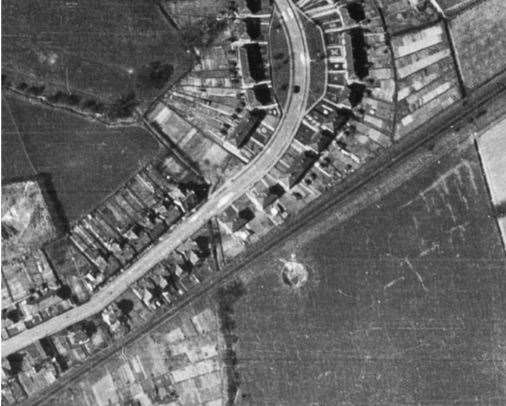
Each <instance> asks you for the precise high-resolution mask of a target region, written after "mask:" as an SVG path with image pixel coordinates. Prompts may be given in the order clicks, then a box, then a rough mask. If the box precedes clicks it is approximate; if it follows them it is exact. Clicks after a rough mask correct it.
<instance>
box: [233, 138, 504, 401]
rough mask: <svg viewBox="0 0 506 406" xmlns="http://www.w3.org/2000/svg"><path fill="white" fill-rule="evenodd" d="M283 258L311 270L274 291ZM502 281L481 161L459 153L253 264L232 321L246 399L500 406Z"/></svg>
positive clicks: (472, 151) (471, 153)
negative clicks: (295, 284)
mask: <svg viewBox="0 0 506 406" xmlns="http://www.w3.org/2000/svg"><path fill="white" fill-rule="evenodd" d="M327 216H328V214H327ZM331 219H332V216H330V217H328V220H327V221H332V220H331ZM305 236H306V237H305ZM307 236H309V237H307ZM291 253H295V254H296V259H297V261H300V262H301V263H303V264H304V265H305V266H306V267H307V269H308V271H309V279H308V281H307V283H306V284H305V285H304V286H303V287H302V288H300V289H294V288H292V287H289V286H288V285H286V284H285V283H284V282H283V279H282V275H281V273H282V269H283V264H282V262H281V261H279V259H280V258H282V259H284V260H287V259H289V258H290V255H291ZM505 269H506V259H505V254H504V251H503V248H502V246H501V242H500V238H499V233H498V228H497V223H496V221H495V219H494V218H493V215H492V210H491V205H490V201H489V196H488V193H487V189H486V186H485V182H484V178H483V176H482V172H481V168H480V164H479V160H478V157H477V153H476V150H475V148H474V146H468V147H465V148H464V149H463V150H462V151H454V152H452V153H451V154H450V155H449V156H447V157H445V159H442V160H441V161H439V165H436V166H432V167H430V168H429V169H426V170H423V171H422V172H421V173H419V174H418V175H417V176H415V177H414V178H413V179H411V180H410V181H408V182H406V183H405V184H404V185H402V186H401V187H400V188H398V189H396V190H395V191H394V192H392V193H391V194H389V195H387V196H386V197H384V198H382V199H381V200H379V201H378V202H377V203H373V204H372V205H371V206H369V207H368V208H366V209H364V210H362V211H360V212H359V213H358V214H356V215H355V216H353V217H351V218H349V219H348V220H346V221H344V222H335V223H334V225H333V226H332V227H330V225H329V227H328V228H326V227H323V231H320V232H315V231H314V230H312V231H310V232H307V233H306V232H305V233H304V234H302V236H300V238H299V237H297V238H295V239H293V240H291V241H288V242H286V243H285V244H284V246H283V247H282V248H280V249H277V250H276V252H274V253H272V254H271V253H268V254H267V255H264V256H263V257H261V259H259V260H257V261H256V262H255V263H254V264H253V265H251V269H250V270H249V271H248V276H247V277H246V278H245V289H246V293H245V294H244V295H243V296H242V297H241V298H240V299H239V300H238V301H237V302H236V304H235V305H234V314H233V317H234V321H235V329H234V334H235V335H236V336H237V337H238V341H237V371H238V372H239V375H240V380H241V388H242V397H243V399H244V400H247V401H249V403H246V404H251V405H274V404H275V405H287V406H288V405H290V406H295V405H310V404H315V405H316V404H318V405H340V404H343V405H344V404H346V405H348V404H360V405H366V404H369V405H391V404H418V403H419V402H420V403H424V404H449V403H451V404H453V403H454V402H455V403H459V404H460V402H462V403H465V404H473V405H474V404H476V405H478V404H485V403H486V404H504V402H505V401H506V394H505V385H504V382H505V379H506V369H505V366H504V362H503V361H504V351H503V352H501V350H500V348H502V347H501V345H502V346H504V336H505V334H506V313H505V311H504V310H505V304H504V299H502V298H503V297H504V296H503V295H504V291H505V287H506V283H505V281H506V277H505V274H504V272H505ZM490 402H491V403H490Z"/></svg>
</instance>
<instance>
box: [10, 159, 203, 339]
mask: <svg viewBox="0 0 506 406" xmlns="http://www.w3.org/2000/svg"><path fill="white" fill-rule="evenodd" d="M15 186H16V188H17V189H16V190H18V191H20V192H21V193H24V194H25V196H30V198H29V199H28V198H23V196H20V195H16V196H15V199H14V197H13V199H14V200H12V199H11V200H12V202H15V203H12V204H10V203H9V201H6V202H5V203H6V204H5V205H4V206H3V211H4V212H3V215H2V231H3V234H4V239H3V242H5V247H4V253H6V254H5V255H4V256H3V258H2V262H3V264H2V265H3V266H2V279H3V283H2V321H3V323H2V338H3V339H6V338H9V337H12V336H14V335H16V334H19V333H20V332H21V331H23V330H26V329H29V328H31V327H33V326H35V325H37V324H39V323H41V322H43V321H46V320H48V319H50V318H52V317H54V316H56V315H58V314H61V313H63V312H65V311H67V310H69V309H70V308H72V307H73V306H74V305H76V304H81V303H83V302H85V301H87V300H88V299H89V297H90V296H91V295H92V294H93V292H94V291H95V290H96V289H98V288H100V286H101V285H102V284H104V283H106V282H107V281H108V280H109V279H110V278H112V277H114V276H115V275H116V274H118V273H119V272H121V271H122V270H123V269H125V268H126V267H128V265H129V264H130V263H131V262H132V261H134V260H135V259H136V258H137V257H138V256H139V255H140V254H141V253H142V252H143V251H144V250H146V249H147V248H148V247H149V246H150V245H151V244H152V243H153V242H154V241H156V240H158V238H159V237H160V236H161V235H162V234H163V233H165V232H167V231H169V229H170V228H171V227H172V226H173V225H174V224H175V223H176V222H177V221H178V220H179V219H180V218H181V217H182V216H183V215H184V214H185V213H186V212H188V211H190V210H192V209H193V208H194V207H195V206H196V205H197V204H198V203H199V202H200V201H202V200H203V199H204V198H205V196H206V193H207V186H206V185H205V184H204V183H203V181H202V179H201V178H199V177H198V176H196V175H195V174H194V173H193V172H192V171H190V170H189V169H188V168H187V167H186V166H185V165H183V164H182V163H180V162H179V161H178V160H177V159H175V158H174V157H172V156H168V157H164V158H157V159H155V160H154V161H153V162H151V163H149V164H148V165H147V166H145V167H144V168H142V169H141V170H140V171H138V172H137V173H136V174H135V175H134V176H132V177H131V178H130V179H129V180H128V181H127V182H126V183H125V184H123V185H122V186H121V187H120V188H119V189H118V190H117V191H116V192H115V193H114V194H112V195H111V196H110V197H109V198H107V199H106V200H105V201H104V202H102V204H101V205H99V206H98V207H97V208H96V209H94V210H93V211H92V212H90V213H89V214H87V215H86V216H84V217H82V218H81V219H79V220H78V221H76V222H75V224H73V225H72V226H71V228H70V230H69V232H68V233H67V234H65V235H63V236H58V237H59V238H56V233H55V231H54V226H53V225H52V223H51V222H50V221H49V220H50V216H49V214H48V212H47V210H46V206H45V201H44V199H43V196H42V192H41V191H40V189H39V188H38V186H37V183H36V182H32V181H28V182H24V183H23V184H22V185H21V186H22V188H21V189H20V187H21V186H20V185H15ZM13 187H14V186H13V185H8V186H6V187H5V192H6V193H5V194H4V196H6V199H7V196H9V195H12V194H11V190H10V189H12V188H13ZM25 206H26V207H25ZM40 229H43V230H42V231H44V232H45V235H44V233H42V231H41V230H40ZM22 239H24V240H22ZM27 239H32V240H33V241H35V242H33V241H28V240H27Z"/></svg>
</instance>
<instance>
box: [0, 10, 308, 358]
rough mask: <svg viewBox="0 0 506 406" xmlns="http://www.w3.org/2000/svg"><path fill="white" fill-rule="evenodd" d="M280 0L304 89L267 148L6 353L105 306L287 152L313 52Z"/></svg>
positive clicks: (294, 68)
mask: <svg viewBox="0 0 506 406" xmlns="http://www.w3.org/2000/svg"><path fill="white" fill-rule="evenodd" d="M275 3H276V6H277V7H278V9H279V10H280V15H281V16H282V20H283V23H284V25H285V27H286V30H287V33H288V37H289V38H288V40H289V44H290V50H289V51H290V60H291V71H290V89H291V90H293V89H294V86H299V88H300V91H298V92H294V91H290V93H289V97H288V98H287V100H286V102H285V105H284V107H283V114H282V116H281V119H280V122H279V124H278V126H277V127H276V129H275V131H274V134H273V135H272V137H271V139H270V141H269V142H268V143H267V144H266V145H265V147H264V149H263V150H262V152H261V153H260V154H259V155H257V156H256V157H255V158H254V159H253V160H252V161H251V162H250V163H249V164H248V165H247V166H246V167H244V168H243V169H242V170H241V171H240V172H238V173H237V174H236V175H235V176H234V177H232V178H230V179H228V180H227V181H226V182H225V183H224V184H223V185H222V186H221V187H220V188H219V189H217V190H216V191H215V192H214V193H213V194H212V195H211V196H210V197H209V199H208V200H207V201H206V202H205V203H204V204H203V205H202V206H200V208H199V209H198V210H196V211H195V212H194V213H193V214H191V215H190V216H188V217H186V218H185V219H184V220H183V221H182V222H181V223H180V224H179V225H178V226H177V227H175V228H174V229H173V230H172V231H171V232H170V234H167V235H166V236H165V237H163V238H162V239H161V240H160V241H159V242H158V243H156V244H155V245H154V246H153V247H152V248H151V249H149V250H148V251H147V252H146V253H144V254H143V255H142V256H140V257H139V259H138V260H137V261H136V262H135V263H133V264H132V265H130V266H129V267H128V268H127V269H125V270H124V271H123V273H122V274H120V275H119V276H118V277H117V278H115V279H114V280H113V281H111V282H110V283H109V284H108V285H106V286H105V287H104V288H103V289H101V290H99V291H98V292H97V293H95V294H94V295H93V296H92V298H91V299H90V300H89V301H88V302H86V303H85V304H83V305H81V306H78V307H75V308H73V309H71V310H69V311H67V312H66V313H63V314H61V315H59V316H56V317H53V318H52V319H49V320H47V321H46V322H44V323H41V324H39V325H37V326H35V327H33V328H31V329H28V330H25V331H23V332H22V333H20V334H18V335H16V336H14V337H12V338H9V339H7V340H4V341H2V357H5V356H7V355H9V354H12V353H13V352H16V351H19V350H21V349H23V348H24V347H26V346H28V345H29V344H31V343H33V342H35V341H37V340H40V339H41V338H44V337H46V336H48V335H51V334H54V333H56V332H58V331H60V330H62V329H64V328H66V327H69V326H71V325H72V324H74V323H76V322H79V321H81V320H84V319H86V318H88V317H91V316H93V315H94V314H97V313H98V312H100V311H101V310H102V309H103V308H104V307H106V306H107V305H109V304H110V303H112V302H113V301H114V300H115V299H116V298H117V297H118V296H119V295H121V294H122V293H123V292H125V291H126V290H127V289H128V287H129V286H130V285H131V284H132V283H134V282H135V281H136V280H138V279H139V278H141V277H142V276H143V275H144V274H145V273H146V272H147V271H149V270H150V269H151V268H152V267H153V266H154V265H156V264H157V263H158V262H159V261H160V260H161V259H162V258H164V257H165V256H167V255H168V254H169V253H170V252H171V251H173V250H174V249H175V248H177V247H178V246H179V245H180V244H182V243H183V242H184V241H185V240H186V239H188V238H189V237H191V236H192V235H193V234H194V233H195V232H197V231H198V230H199V229H200V228H201V227H202V226H204V225H205V224H206V223H207V222H208V221H209V220H210V219H211V218H212V217H214V216H216V215H217V214H219V213H220V212H222V211H223V210H224V209H225V208H227V207H228V206H229V205H230V204H232V203H233V202H234V201H235V200H236V199H237V198H239V197H240V196H241V195H243V194H244V193H245V192H247V191H248V190H249V189H250V188H251V187H252V186H253V185H254V184H255V183H256V182H258V181H259V180H260V179H262V177H263V176H264V175H265V174H266V173H267V172H268V171H269V170H270V169H271V168H272V167H273V166H274V165H275V164H276V163H277V162H278V160H279V159H280V158H281V157H282V156H283V154H284V153H285V152H286V150H287V149H288V146H289V145H290V143H291V142H292V140H293V137H294V135H295V133H296V131H297V129H298V128H299V126H300V124H301V121H302V118H303V117H304V112H305V109H306V105H307V99H308V96H309V73H310V72H309V68H310V65H309V61H310V57H309V51H308V45H307V41H306V37H305V33H304V29H303V25H302V21H300V14H299V13H298V12H297V9H296V7H295V5H294V4H293V2H292V0H275Z"/></svg>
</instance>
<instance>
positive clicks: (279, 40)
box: [269, 11, 290, 108]
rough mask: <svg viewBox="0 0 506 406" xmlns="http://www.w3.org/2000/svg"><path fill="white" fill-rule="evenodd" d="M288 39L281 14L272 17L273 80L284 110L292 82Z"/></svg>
mask: <svg viewBox="0 0 506 406" xmlns="http://www.w3.org/2000/svg"><path fill="white" fill-rule="evenodd" d="M288 50H289V49H288V39H287V38H286V35H285V31H284V30H283V27H282V25H281V22H280V19H279V14H278V12H277V11H275V12H274V13H273V15H272V20H271V27H270V30H269V55H270V59H271V61H270V62H271V79H272V87H273V91H274V95H275V97H276V100H277V102H278V103H279V105H280V107H281V108H283V106H284V104H285V102H286V98H287V96H288V91H289V90H290V89H289V88H288V84H289V80H290V56H289V52H288Z"/></svg>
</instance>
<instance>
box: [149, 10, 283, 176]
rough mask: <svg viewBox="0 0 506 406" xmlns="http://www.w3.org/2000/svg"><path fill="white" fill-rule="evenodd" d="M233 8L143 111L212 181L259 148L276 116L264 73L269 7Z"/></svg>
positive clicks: (266, 71)
mask: <svg viewBox="0 0 506 406" xmlns="http://www.w3.org/2000/svg"><path fill="white" fill-rule="evenodd" d="M176 6H177V3H176V5H174V7H176ZM238 10H239V11H238V13H236V14H235V15H233V16H232V17H230V18H227V19H226V21H227V25H226V27H225V28H224V29H223V30H222V31H221V32H220V33H219V34H218V35H217V37H216V38H215V39H214V40H213V42H212V44H210V46H207V47H202V48H197V49H195V52H196V54H197V63H196V64H195V66H194V67H193V69H192V71H191V72H190V73H189V74H188V75H187V76H185V77H184V78H182V79H181V80H180V81H179V82H178V83H177V85H175V86H174V87H172V88H171V89H170V90H169V91H168V92H167V93H166V94H165V95H164V96H163V97H162V98H161V99H160V101H159V103H157V104H156V106H155V107H154V108H153V109H152V111H151V112H150V113H149V114H148V121H149V122H150V124H151V125H152V126H153V127H155V128H156V129H157V130H158V132H159V133H160V134H162V137H166V138H167V139H168V140H169V142H170V143H172V144H174V145H176V147H177V148H178V149H179V150H181V151H182V152H183V153H185V154H186V155H187V156H189V157H191V159H192V161H193V162H195V163H196V165H197V166H198V167H199V169H200V170H201V171H202V173H203V174H204V176H205V177H206V179H208V180H209V182H210V183H211V184H213V185H215V186H216V185H218V184H220V183H221V182H222V181H223V179H225V178H226V177H228V176H230V175H231V174H232V173H234V172H235V171H237V170H238V169H239V168H240V167H242V166H243V165H244V164H246V163H248V162H249V161H250V160H251V159H252V158H253V157H254V156H255V155H256V154H258V152H260V151H261V150H262V148H263V146H264V145H265V144H266V143H267V142H268V140H269V138H270V136H271V135H272V133H273V132H274V129H275V127H276V125H277V123H278V121H279V110H278V107H277V104H276V102H275V100H274V97H273V94H272V90H271V82H270V78H269V58H268V52H267V51H268V46H267V41H266V38H267V35H268V32H267V30H268V28H269V16H270V14H262V13H265V12H266V11H269V10H265V11H264V10H260V11H259V12H258V13H259V14H258V15H257V14H252V13H251V12H250V13H249V14H246V13H241V10H243V8H239V9H238Z"/></svg>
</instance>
